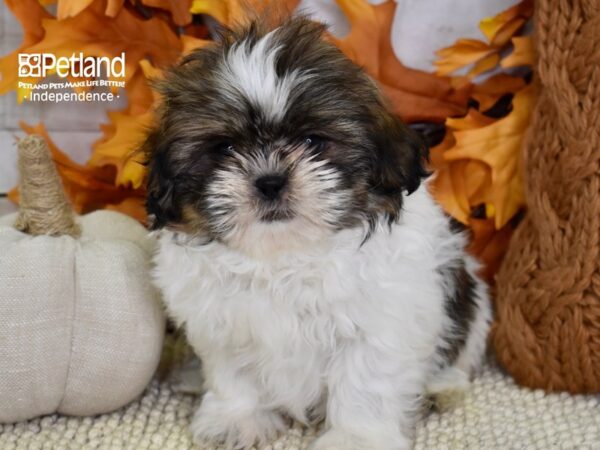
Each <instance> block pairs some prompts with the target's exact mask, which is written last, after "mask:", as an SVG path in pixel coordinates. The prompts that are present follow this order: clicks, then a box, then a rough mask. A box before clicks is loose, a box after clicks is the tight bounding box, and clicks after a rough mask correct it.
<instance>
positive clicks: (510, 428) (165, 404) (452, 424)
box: [0, 368, 600, 450]
mask: <svg viewBox="0 0 600 450" xmlns="http://www.w3.org/2000/svg"><path fill="white" fill-rule="evenodd" d="M599 400H600V397H599V396H570V395H567V394H559V395H545V394H544V393H542V392H540V391H530V390H527V389H520V388H518V387H516V386H515V385H514V384H513V383H512V381H511V380H510V379H509V378H508V377H507V376H505V375H503V374H502V373H500V372H499V371H498V370H497V369H494V368H487V369H486V370H485V372H484V373H483V375H482V376H480V377H479V378H477V379H476V380H475V382H474V383H473V386H472V388H471V389H470V391H469V392H468V393H467V395H466V397H465V398H464V399H463V400H462V402H461V403H459V404H458V405H457V406H455V407H454V408H453V409H452V410H449V411H447V412H445V413H443V414H437V413H435V414H430V415H429V416H428V417H427V418H426V419H424V420H423V421H421V422H420V424H419V426H418V429H417V438H416V450H450V449H452V450H455V449H456V450H459V449H470V450H512V449H527V450H534V449H535V450H538V449H539V450H554V449H556V450H568V449H573V450H586V449H589V450H593V449H600V406H599V405H600V403H599ZM197 401H198V399H197V398H195V397H192V396H189V395H183V394H176V393H174V392H173V391H172V389H171V387H170V385H169V384H168V383H159V382H157V381H154V382H153V383H152V384H151V385H150V386H149V388H148V389H147V390H146V392H145V393H144V395H143V397H141V398H140V399H139V400H137V401H135V402H133V403H132V404H130V405H129V406H127V407H125V408H123V409H121V410H119V411H117V412H114V413H112V414H105V415H102V416H97V417H95V418H84V419H81V418H67V417H63V416H57V415H53V416H48V417H45V418H41V419H35V420H32V421H29V422H21V423H18V424H13V425H4V426H2V425H0V449H2V450H9V449H31V448H49V449H111V450H112V449H115V450H116V449H131V450H138V449H139V450H145V449H156V450H167V449H192V448H197V447H194V446H193V445H192V443H191V441H190V435H189V433H188V423H189V420H190V415H191V413H192V411H193V407H194V405H195V404H196V403H197ZM315 433H316V430H314V429H303V428H301V427H300V426H298V425H294V426H292V428H290V430H289V431H288V432H287V433H285V434H284V435H283V436H281V437H280V438H279V439H278V440H277V441H276V442H274V443H273V444H271V445H270V446H268V447H266V449H265V450H301V449H305V448H306V446H307V445H308V444H309V443H310V442H311V440H312V439H313V438H314V436H315ZM202 450H209V449H207V448H204V449H202ZM211 450H214V449H211Z"/></svg>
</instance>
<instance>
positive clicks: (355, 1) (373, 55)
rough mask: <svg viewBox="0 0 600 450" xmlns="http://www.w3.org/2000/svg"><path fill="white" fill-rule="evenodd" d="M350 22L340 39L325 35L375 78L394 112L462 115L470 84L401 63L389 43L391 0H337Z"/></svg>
mask: <svg viewBox="0 0 600 450" xmlns="http://www.w3.org/2000/svg"><path fill="white" fill-rule="evenodd" d="M337 3H338V4H339V6H340V8H341V9H342V11H343V12H344V14H345V15H346V17H347V18H348V21H349V22H350V25H351V31H350V33H349V34H348V35H347V36H345V37H344V38H342V39H337V38H334V37H330V39H331V40H332V41H333V42H334V43H335V44H336V45H337V46H338V47H339V48H340V49H341V50H342V51H343V52H344V53H345V54H346V56H348V57H349V58H350V59H352V60H353V61H354V62H355V63H356V64H358V65H360V66H362V67H363V68H364V69H365V71H366V72H367V73H368V74H369V75H371V76H372V77H373V78H374V79H376V80H377V81H379V84H380V85H381V87H382V89H383V91H384V92H385V94H386V96H387V98H388V99H389V100H390V102H391V104H392V107H393V109H394V111H395V112H396V114H398V115H399V116H400V117H402V118H403V119H404V120H405V121H407V122H417V121H433V122H441V121H443V120H444V119H445V118H446V117H448V116H454V115H462V114H464V113H465V111H466V104H467V100H468V94H469V90H470V86H468V85H463V86H462V87H461V88H459V89H457V88H455V87H454V86H452V84H451V80H450V79H447V78H442V77H438V76H436V75H434V74H429V73H426V72H423V71H420V70H415V69H410V68H408V67H406V66H404V65H403V64H402V63H401V62H400V61H398V59H397V58H396V56H395V53H394V51H393V49H392V45H391V28H392V22H393V18H394V14H395V10H396V3H395V2H394V1H392V0H388V1H387V2H384V3H381V4H379V5H370V4H368V3H367V2H365V1H363V0H337Z"/></svg>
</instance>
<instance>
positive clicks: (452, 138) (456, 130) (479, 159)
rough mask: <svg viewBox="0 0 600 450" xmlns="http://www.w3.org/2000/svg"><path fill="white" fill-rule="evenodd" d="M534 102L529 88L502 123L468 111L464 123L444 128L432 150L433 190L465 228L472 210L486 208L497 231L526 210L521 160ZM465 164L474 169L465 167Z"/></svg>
mask: <svg viewBox="0 0 600 450" xmlns="http://www.w3.org/2000/svg"><path fill="white" fill-rule="evenodd" d="M533 102H534V88H533V86H527V87H526V88H524V89H522V90H521V91H519V92H517V93H516V94H515V96H514V99H513V109H512V111H511V112H510V113H509V114H508V115H507V116H506V117H503V118H501V119H498V120H494V119H492V118H489V117H487V116H484V115H483V114H481V113H479V112H477V111H476V110H470V111H469V114H468V115H467V116H466V117H465V118H463V119H449V120H448V121H447V122H446V126H447V128H448V133H447V136H446V138H445V139H444V141H443V142H442V144H440V145H439V146H437V147H435V148H434V149H432V155H433V157H432V161H433V165H434V166H435V168H436V169H438V173H437V175H436V178H435V179H434V181H433V185H432V186H433V193H434V195H435V197H436V198H437V200H438V201H439V202H440V203H441V204H442V206H443V207H444V209H445V210H446V211H447V212H448V213H449V214H451V215H452V216H453V217H455V218H456V219H457V220H459V221H461V222H463V223H465V224H468V223H469V218H470V217H471V210H472V209H473V208H474V207H475V206H478V205H480V204H482V203H484V204H486V211H487V214H488V217H493V218H494V225H495V226H496V229H500V228H502V227H504V226H505V225H506V223H507V222H508V221H509V220H510V219H511V218H512V217H513V216H514V215H515V214H516V213H517V211H519V210H520V209H521V208H523V207H524V205H525V200H524V194H523V188H522V186H523V183H522V174H521V173H520V155H521V146H522V142H523V138H524V134H525V130H526V128H527V126H528V124H529V118H530V114H531V111H532V109H533ZM466 162H473V163H476V165H472V166H470V167H467V166H465V165H464V164H465V163H466Z"/></svg>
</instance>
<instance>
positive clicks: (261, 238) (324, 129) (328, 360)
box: [146, 18, 491, 450]
mask: <svg viewBox="0 0 600 450" xmlns="http://www.w3.org/2000/svg"><path fill="white" fill-rule="evenodd" d="M321 32H322V29H321V28H320V27H319V26H317V25H314V24H312V23H310V22H309V21H307V20H305V19H302V18H296V19H292V20H290V21H288V22H286V23H284V24H283V25H281V26H279V27H276V28H272V29H269V28H267V27H266V26H264V25H262V24H261V23H254V24H252V25H251V26H250V27H248V28H244V29H241V30H238V31H236V32H231V33H227V34H225V35H224V37H223V40H222V42H221V43H219V44H218V45H215V46H214V47H213V48H207V49H203V50H200V51H198V52H197V53H194V54H192V55H191V56H190V57H188V58H187V59H186V60H185V61H184V62H183V63H182V64H181V65H180V66H178V67H176V68H174V69H173V70H172V71H171V73H170V74H169V75H168V76H167V78H166V81H165V82H164V83H163V84H162V85H161V86H160V89H161V90H162V92H163V95H164V97H165V103H164V106H163V108H162V110H161V111H159V118H160V120H159V121H158V126H157V128H156V129H155V130H153V132H152V133H151V134H150V136H149V138H148V142H147V144H146V150H147V152H148V155H149V168H150V179H149V185H148V188H149V200H148V210H149V213H150V214H151V215H152V216H153V219H154V228H155V229H157V230H160V231H157V234H158V236H159V241H160V248H159V251H158V253H157V255H156V258H155V261H156V269H155V281H156V283H157V285H158V286H159V287H160V288H161V289H162V290H163V293H164V299H165V302H166V306H167V309H168V311H169V313H170V314H171V316H172V317H173V318H174V319H175V321H176V322H177V323H178V324H179V325H180V326H182V327H184V328H185V331H186V333H187V337H188V339H189V342H190V344H191V345H192V346H193V348H194V350H195V351H196V352H197V354H198V355H199V356H200V358H201V359H202V364H203V371H204V377H205V389H206V393H205V395H204V397H203V400H202V403H201V406H200V407H199V409H198V411H197V412H196V414H195V416H194V419H193V422H192V432H193V434H194V436H195V438H196V439H197V440H198V441H222V442H225V443H226V444H227V445H228V446H229V447H234V448H249V447H251V446H252V445H253V444H254V443H256V442H264V441H267V440H268V439H269V438H271V437H272V436H273V435H274V434H275V433H277V431H278V430H280V429H281V428H282V427H283V426H284V417H285V416H286V415H287V416H291V417H294V418H296V419H298V420H300V421H309V420H314V419H318V418H320V417H322V416H324V417H325V418H326V423H327V430H326V431H325V433H324V434H323V435H322V436H321V437H319V438H318V439H317V440H316V441H315V443H314V444H313V446H312V448H313V450H325V449H329V450H331V449H337V450H353V449H356V450H358V449H362V450H399V449H406V448H409V447H410V443H411V430H412V425H413V422H414V420H415V417H416V412H417V409H418V408H419V404H420V401H421V400H422V399H423V397H424V396H425V395H427V394H429V393H437V392H441V391H447V390H456V389H462V388H464V386H465V385H466V384H467V383H468V380H469V377H470V375H471V374H472V372H473V371H474V370H475V369H476V368H477V367H478V366H479V365H480V363H481V359H482V356H483V353H484V349H485V339H486V334H487V329H488V325H489V321H490V315H491V313H490V306H489V302H488V296H487V291H486V287H485V286H484V285H483V283H482V282H481V281H480V279H479V278H478V277H477V275H476V270H477V264H476V263H475V262H474V261H473V260H472V259H471V258H470V257H469V256H467V255H466V254H465V251H464V247H465V237H464V236H463V234H461V233H457V232H455V231H453V230H452V229H451V227H450V224H449V220H448V218H447V217H446V216H445V215H444V213H443V212H442V211H441V210H440V208H439V207H438V206H437V205H436V204H435V203H434V201H433V200H432V198H431V196H430V194H429V193H428V191H427V188H426V185H425V184H421V185H420V187H419V184H420V181H421V179H422V178H423V176H424V175H425V171H424V169H423V166H422V163H423V159H424V158H425V156H426V150H425V149H424V148H423V145H422V144H421V143H420V141H419V139H418V138H417V137H416V136H415V135H414V134H413V133H412V132H411V131H410V130H409V129H408V128H406V127H405V126H404V125H403V124H401V123H400V121H398V119H397V118H395V117H394V116H393V114H392V113H391V112H390V111H389V110H388V108H387V105H386V103H385V101H384V100H383V99H382V98H381V96H380V94H379V92H378V90H377V88H376V86H375V84H374V83H373V82H372V81H371V80H370V79H369V78H368V77H367V76H366V75H365V74H364V73H363V72H362V71H361V70H360V69H359V68H357V67H355V66H354V65H353V64H352V63H351V62H350V61H349V60H347V59H346V58H345V57H344V56H343V55H342V54H341V53H340V52H339V51H338V50H337V49H335V47H333V46H332V45H330V44H327V43H326V42H324V41H323V40H322V39H321V37H320V35H321ZM409 194H410V195H409Z"/></svg>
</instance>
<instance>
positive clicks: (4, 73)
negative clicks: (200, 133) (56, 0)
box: [0, 0, 52, 103]
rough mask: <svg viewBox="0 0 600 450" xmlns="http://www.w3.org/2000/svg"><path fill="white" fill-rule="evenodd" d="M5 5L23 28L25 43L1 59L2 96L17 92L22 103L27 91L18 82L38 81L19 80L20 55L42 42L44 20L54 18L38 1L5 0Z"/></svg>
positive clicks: (0, 88)
mask: <svg viewBox="0 0 600 450" xmlns="http://www.w3.org/2000/svg"><path fill="white" fill-rule="evenodd" d="M5 4H6V6H7V7H8V9H9V10H10V11H11V12H12V13H13V14H14V15H15V17H16V18H17V19H18V20H19V22H20V23H21V26H22V27H23V42H22V44H21V46H20V47H19V48H18V49H17V50H15V51H14V52H12V53H9V54H8V55H6V56H4V57H2V58H0V94H6V93H7V92H8V91H10V90H13V89H14V90H16V91H17V100H18V101H19V103H20V102H21V101H22V100H23V98H24V97H25V95H26V92H27V91H26V90H23V89H19V87H18V82H19V81H22V82H26V83H34V82H35V81H36V79H35V78H32V77H27V78H19V76H18V75H19V53H21V52H24V51H25V50H26V49H27V48H28V47H30V46H32V45H34V44H36V43H37V42H39V41H40V40H42V38H43V37H44V34H45V32H44V28H43V27H42V20H44V19H49V18H51V17H52V16H51V15H50V14H49V13H48V12H46V10H45V9H44V8H43V7H42V6H41V5H40V4H39V3H38V2H37V0H5Z"/></svg>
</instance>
